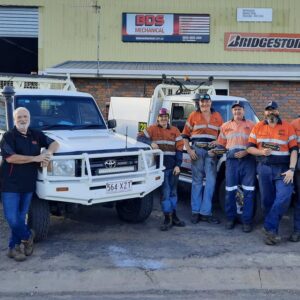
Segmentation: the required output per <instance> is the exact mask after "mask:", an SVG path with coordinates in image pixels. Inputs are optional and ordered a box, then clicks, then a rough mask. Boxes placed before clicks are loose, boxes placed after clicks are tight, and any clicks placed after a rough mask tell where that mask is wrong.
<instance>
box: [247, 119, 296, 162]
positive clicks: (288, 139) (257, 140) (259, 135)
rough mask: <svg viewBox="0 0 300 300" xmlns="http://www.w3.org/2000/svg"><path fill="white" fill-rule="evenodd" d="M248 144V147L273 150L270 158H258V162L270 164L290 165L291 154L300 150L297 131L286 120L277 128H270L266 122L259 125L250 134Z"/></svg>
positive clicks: (277, 125) (276, 126)
mask: <svg viewBox="0 0 300 300" xmlns="http://www.w3.org/2000/svg"><path fill="white" fill-rule="evenodd" d="M248 142H249V143H248V147H257V148H258V149H263V148H269V149H272V152H271V155H270V156H262V157H260V156H259V157H257V159H258V160H264V162H266V163H270V164H288V163H289V161H290V152H291V151H292V150H297V149H298V147H297V139H296V134H295V130H294V128H293V127H292V125H290V124H289V123H288V122H286V121H284V120H282V121H281V122H280V123H277V124H276V125H275V127H271V126H269V125H268V123H267V122H265V121H261V122H259V123H257V124H256V125H255V126H254V128H253V129H252V131H251V133H250V136H249V140H248Z"/></svg>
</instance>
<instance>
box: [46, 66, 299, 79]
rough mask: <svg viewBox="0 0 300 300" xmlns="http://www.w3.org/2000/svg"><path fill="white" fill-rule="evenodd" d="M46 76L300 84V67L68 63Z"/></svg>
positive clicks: (53, 68) (47, 72)
mask: <svg viewBox="0 0 300 300" xmlns="http://www.w3.org/2000/svg"><path fill="white" fill-rule="evenodd" d="M43 73H44V74H49V75H60V74H61V75H67V74H70V76H71V77H73V78H75V77H77V78H79V77H81V78H82V77H88V78H95V77H102V78H145V79H146V78H147V79H160V78H161V76H162V74H166V75H167V76H168V77H170V76H174V77H177V78H183V77H185V76H189V77H190V78H191V79H203V78H207V77H208V76H214V78H215V79H222V80H293V81H300V78H299V74H300V64H290V65H288V64H217V63H211V64H201V63H162V62H111V61H101V62H97V61H66V62H64V63H62V64H59V65H56V66H54V67H52V68H48V69H46V70H45V71H44V72H43Z"/></svg>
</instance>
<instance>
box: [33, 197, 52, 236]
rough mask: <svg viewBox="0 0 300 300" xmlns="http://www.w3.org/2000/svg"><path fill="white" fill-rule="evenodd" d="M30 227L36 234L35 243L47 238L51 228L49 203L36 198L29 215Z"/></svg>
mask: <svg viewBox="0 0 300 300" xmlns="http://www.w3.org/2000/svg"><path fill="white" fill-rule="evenodd" d="M28 225H29V227H30V228H31V229H33V230H34V232H35V241H41V240H44V239H46V238H47V235H48V230H49V226H50V210H49V203H48V201H46V200H42V199H39V198H38V197H37V196H34V197H33V199H32V201H31V205H30V210H29V213H28Z"/></svg>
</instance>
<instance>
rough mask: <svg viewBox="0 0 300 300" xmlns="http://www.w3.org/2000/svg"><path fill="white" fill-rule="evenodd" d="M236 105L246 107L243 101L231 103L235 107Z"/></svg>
mask: <svg viewBox="0 0 300 300" xmlns="http://www.w3.org/2000/svg"><path fill="white" fill-rule="evenodd" d="M236 106H239V107H242V108H244V103H243V102H242V101H236V102H234V103H233V104H232V105H231V108H234V107H236Z"/></svg>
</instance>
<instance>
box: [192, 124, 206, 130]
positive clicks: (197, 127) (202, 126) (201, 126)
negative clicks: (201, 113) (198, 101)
mask: <svg viewBox="0 0 300 300" xmlns="http://www.w3.org/2000/svg"><path fill="white" fill-rule="evenodd" d="M201 128H207V126H206V125H195V126H194V130H196V129H201Z"/></svg>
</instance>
